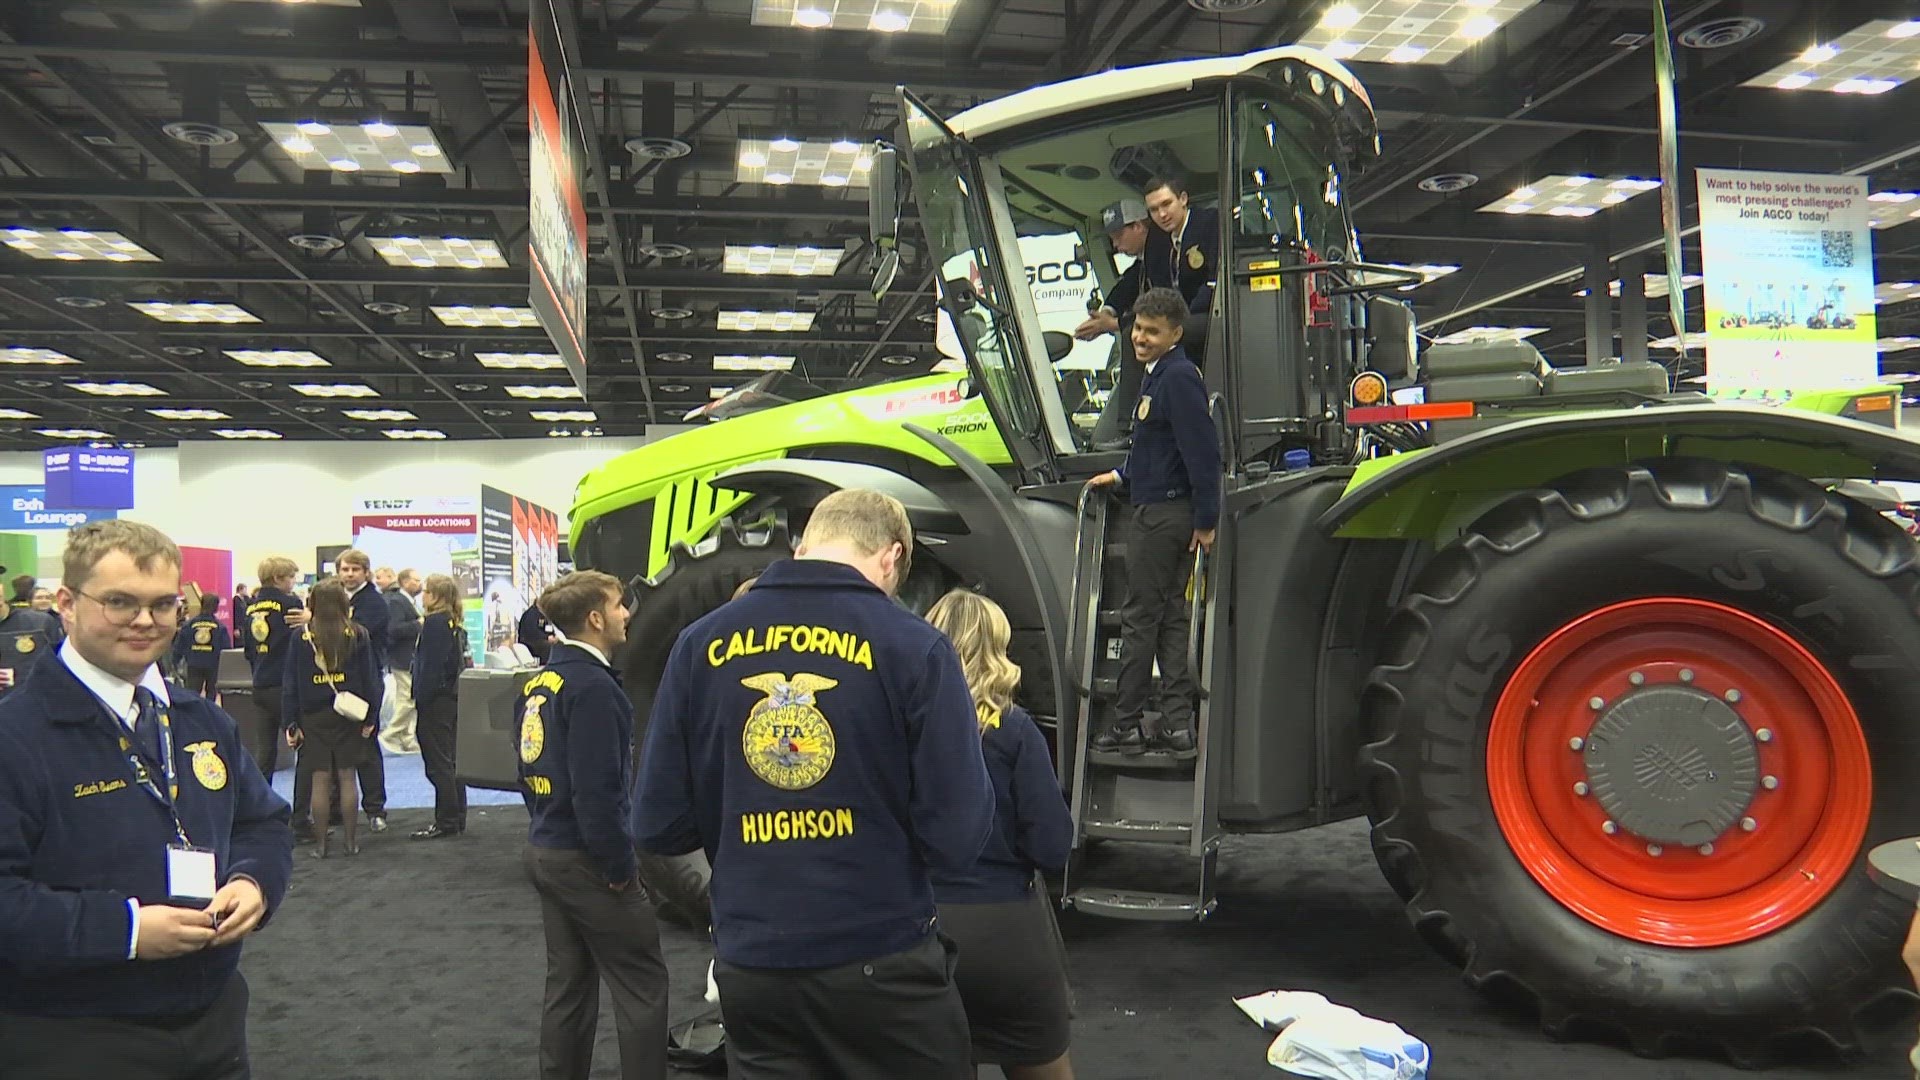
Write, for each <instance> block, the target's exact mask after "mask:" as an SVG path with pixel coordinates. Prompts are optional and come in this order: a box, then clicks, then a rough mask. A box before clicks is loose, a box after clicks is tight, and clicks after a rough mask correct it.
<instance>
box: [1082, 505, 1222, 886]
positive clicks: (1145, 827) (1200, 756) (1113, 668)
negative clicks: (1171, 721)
mask: <svg viewBox="0 0 1920 1080" xmlns="http://www.w3.org/2000/svg"><path fill="white" fill-rule="evenodd" d="M1113 505H1114V504H1113V502H1112V500H1110V499H1108V498H1107V497H1106V496H1105V495H1103V494H1101V493H1099V492H1097V491H1093V490H1089V491H1087V492H1085V493H1083V494H1082V496H1081V499H1080V527H1079V536H1078V539H1077V541H1076V545H1075V563H1074V579H1073V597H1072V608H1071V612H1070V619H1071V627H1070V632H1069V635H1068V641H1069V647H1070V650H1071V652H1070V657H1069V659H1070V662H1071V663H1073V664H1074V666H1075V671H1074V678H1073V687H1074V694H1075V698H1076V701H1075V702H1074V706H1075V708H1076V709H1077V714H1078V720H1079V723H1078V724H1077V725H1075V727H1074V732H1075V734H1074V738H1073V740H1072V745H1071V746H1070V747H1062V749H1063V750H1070V751H1071V754H1070V755H1065V754H1063V757H1068V758H1069V766H1070V768H1071V773H1070V776H1071V785H1072V796H1073V797H1072V809H1073V821H1074V847H1075V858H1074V860H1073V861H1072V863H1070V865H1069V867H1068V871H1067V879H1066V882H1065V888H1064V891H1063V899H1062V901H1061V903H1062V905H1063V906H1065V907H1070V908H1074V909H1076V910H1079V911H1082V912H1085V913H1087V914H1089V915H1101V916H1106V917H1108V918H1116V919H1137V920H1147V921H1155V922H1187V921H1197V920H1200V919H1204V918H1206V917H1207V916H1208V915H1211V914H1212V913H1213V909H1214V906H1215V904H1216V901H1215V899H1214V893H1213V889H1214V870H1215V864H1216V862H1217V860H1218V857H1219V846H1220V830H1219V825H1218V822H1217V820H1216V812H1215V801H1216V794H1217V791H1218V770H1217V769H1216V768H1214V767H1213V762H1212V761H1211V760H1210V755H1209V750H1210V742H1211V740H1210V738H1209V730H1210V729H1211V728H1212V727H1213V723H1212V719H1213V714H1212V705H1213V702H1212V700H1211V694H1210V693H1209V687H1210V683H1211V673H1212V667H1213V665H1212V663H1211V662H1210V661H1209V658H1208V655H1207V654H1208V649H1207V648H1206V643H1207V642H1209V641H1211V640H1212V631H1213V623H1214V619H1215V596H1216V595H1217V593H1216V589H1215V588H1214V587H1213V585H1214V582H1213V578H1214V577H1215V574H1214V573H1213V572H1212V567H1211V566H1210V563H1212V562H1213V561H1214V560H1213V559H1210V558H1209V557H1207V556H1206V555H1204V554H1198V555H1196V557H1195V559H1194V567H1193V570H1194V578H1193V592H1192V600H1191V607H1190V609H1189V612H1188V614H1189V617H1190V619H1191V625H1190V626H1189V629H1188V640H1187V658H1188V665H1189V668H1190V670H1191V672H1192V675H1193V679H1194V682H1195V684H1196V685H1197V686H1198V687H1199V691H1200V700H1199V702H1198V703H1197V705H1198V711H1197V713H1196V718H1195V719H1196V725H1195V726H1196V735H1197V736H1198V750H1197V753H1196V754H1195V755H1193V756H1190V757H1185V758H1182V757H1176V756H1175V755H1173V754H1171V753H1167V752H1155V751H1150V752H1147V753H1141V754H1134V755H1126V754H1121V753H1118V752H1112V753H1107V752H1102V751H1099V750H1095V749H1093V747H1092V746H1091V745H1090V740H1091V739H1092V737H1093V736H1094V735H1095V734H1097V733H1098V732H1100V731H1102V730H1104V729H1105V727H1106V726H1107V724H1108V723H1109V722H1110V721H1111V720H1112V718H1113V710H1114V707H1115V703H1116V700H1117V697H1118V690H1119V678H1118V676H1119V670H1120V629H1121V627H1120V611H1119V602H1120V601H1123V600H1124V599H1125V595H1126V556H1127V551H1126V546H1125V544H1124V543H1116V542H1114V541H1113V539H1112V537H1113V534H1115V533H1117V532H1118V531H1119V530H1120V529H1121V528H1123V527H1124V523H1125V521H1126V520H1127V517H1128V515H1127V513H1126V512H1125V510H1124V509H1122V510H1120V511H1119V512H1113V510H1112V509H1111V508H1112V507H1113ZM1215 547H1216V551H1218V549H1219V545H1218V544H1216V545H1215ZM1089 840H1102V841H1106V842H1108V843H1123V844H1129V845H1150V846H1154V847H1158V848H1161V849H1163V850H1167V851H1170V852H1178V853H1180V854H1182V855H1183V856H1184V857H1185V858H1187V859H1188V860H1190V862H1191V866H1190V868H1189V869H1190V871H1191V873H1192V875H1193V881H1194V886H1193V890H1192V891H1191V892H1185V891H1182V892H1161V891H1152V890H1148V889H1143V888H1137V887H1132V886H1131V885H1128V884H1126V883H1116V882H1109V881H1106V880H1103V878H1105V877H1110V876H1112V875H1113V873H1114V871H1113V870H1112V869H1110V868H1103V869H1105V871H1106V872H1105V873H1104V874H1102V873H1099V872H1095V871H1090V870H1088V869H1087V867H1086V866H1085V862H1086V860H1085V854H1086V849H1087V847H1088V846H1089V845H1088V841H1089Z"/></svg>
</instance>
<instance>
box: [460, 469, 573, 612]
mask: <svg viewBox="0 0 1920 1080" xmlns="http://www.w3.org/2000/svg"><path fill="white" fill-rule="evenodd" d="M480 514H481V527H480V562H481V572H482V576H483V577H484V579H485V582H486V602H485V605H484V611H485V625H486V635H485V637H486V641H485V647H486V648H487V649H489V650H491V649H497V648H500V647H501V646H503V645H509V644H511V643H512V642H513V641H514V640H515V637H516V634H517V632H518V630H519V626H520V616H521V615H522V614H524V613H525V612H526V610H527V608H528V607H529V606H531V605H532V604H533V602H534V601H535V600H537V599H539V598H540V594H541V593H542V592H545V591H546V589H547V586H549V585H552V584H553V583H554V582H555V581H557V580H559V577H560V518H559V515H558V514H555V513H554V512H553V511H551V510H548V509H547V508H546V507H543V506H536V505H534V504H533V503H531V502H528V501H527V500H525V499H522V498H520V497H518V496H516V495H511V494H509V493H507V492H504V491H501V490H500V489H498V488H491V487H483V488H481V489H480Z"/></svg>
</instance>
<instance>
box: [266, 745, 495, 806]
mask: <svg viewBox="0 0 1920 1080" xmlns="http://www.w3.org/2000/svg"><path fill="white" fill-rule="evenodd" d="M281 753H282V754H284V753H285V751H281ZM381 756H382V757H384V758H385V759H386V763H387V809H389V810H420V809H429V810H430V809H432V808H433V785H432V784H429V783H427V773H426V767H425V762H424V761H423V760H422V759H421V757H420V755H419V754H390V753H387V752H386V751H384V750H383V751H381ZM273 790H275V791H277V792H279V793H280V797H281V798H283V799H287V800H289V801H291V800H292V799H293V770H292V769H281V770H280V771H279V772H277V773H275V774H274V775H273ZM467 805H468V806H519V805H520V795H519V793H517V792H512V791H494V790H492V789H490V788H477V787H470V788H468V789H467Z"/></svg>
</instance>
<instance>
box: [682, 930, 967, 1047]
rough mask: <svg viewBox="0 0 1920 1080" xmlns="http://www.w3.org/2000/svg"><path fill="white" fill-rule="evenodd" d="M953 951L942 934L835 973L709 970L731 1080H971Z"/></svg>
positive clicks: (719, 967)
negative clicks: (723, 1029) (723, 1027)
mask: <svg viewBox="0 0 1920 1080" xmlns="http://www.w3.org/2000/svg"><path fill="white" fill-rule="evenodd" d="M957 955H958V951H957V950H956V949H955V948H954V946H953V943H952V942H950V941H948V940H947V939H946V938H944V937H942V936H940V935H938V934H929V935H927V939H926V940H925V941H923V942H921V943H920V944H918V945H916V946H914V947H913V948H911V949H908V950H906V951H905V952H899V953H894V954H893V955H891V956H881V957H876V958H875V959H872V960H863V961H859V962H857V963H852V964H843V965H841V966H839V967H833V968H819V969H781V968H743V967H735V966H734V965H732V964H729V963H727V962H726V961H725V960H721V961H719V962H717V963H716V964H714V970H713V977H714V981H715V982H716V983H718V984H719V986H720V1017H721V1020H722V1022H724V1023H725V1025H726V1029H727V1066H728V1072H727V1075H728V1076H729V1077H731V1078H732V1080H905V1078H908V1077H911V1078H912V1080H973V1076H974V1065H973V1047H972V1042H971V1039H970V1038H969V1036H968V1028H967V1010H966V1006H965V1005H963V1004H962V1003H961V1001H960V991H959V989H958V988H957V987H956V986H955V985H954V982H953V968H954V961H955V958H956V957H957Z"/></svg>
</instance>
